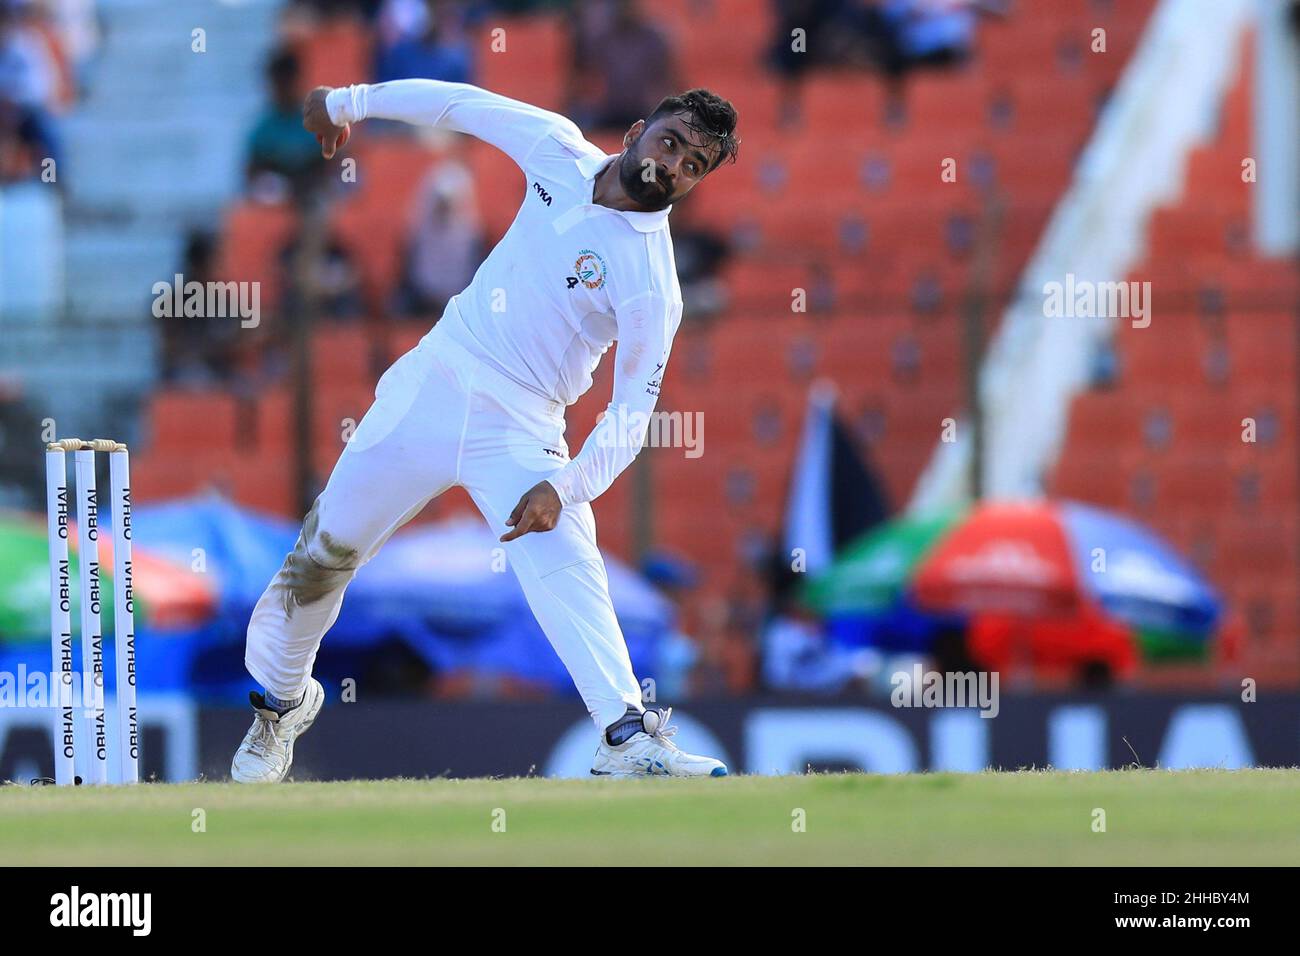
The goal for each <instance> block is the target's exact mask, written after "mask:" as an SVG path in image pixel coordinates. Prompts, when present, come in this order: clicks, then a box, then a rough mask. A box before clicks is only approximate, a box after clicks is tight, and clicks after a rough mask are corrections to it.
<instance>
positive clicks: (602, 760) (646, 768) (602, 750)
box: [591, 707, 727, 777]
mask: <svg viewBox="0 0 1300 956" xmlns="http://www.w3.org/2000/svg"><path fill="white" fill-rule="evenodd" d="M672 712H673V709H672V708H671V707H668V708H666V709H664V710H662V711H661V710H659V709H657V708H656V709H653V710H647V711H646V712H645V713H643V714H642V715H641V727H642V730H639V731H637V732H636V733H635V734H633V735H632V736H631V737H630V738H628V740H626V741H625V742H624V743H621V744H619V745H618V746H614V745H613V744H611V743H610V742H609V740H608V738H607V737H606V736H605V735H604V734H602V735H601V737H600V746H599V747H598V748H596V759H595V761H594V762H593V763H592V765H591V772H592V773H593V774H594V775H596V776H598V777H646V776H651V777H653V776H659V777H725V776H726V775H727V765H726V764H724V763H723V762H722V761H721V760H714V759H713V758H712V757H700V756H698V755H696V754H688V753H686V752H685V751H684V750H678V749H677V745H676V744H674V743H673V742H672V741H671V740H669V739H668V738H669V737H671V736H673V734H675V733H677V728H676V727H669V726H668V718H669V717H670V716H671V715H672Z"/></svg>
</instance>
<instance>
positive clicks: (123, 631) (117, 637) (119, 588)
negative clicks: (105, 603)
mask: <svg viewBox="0 0 1300 956" xmlns="http://www.w3.org/2000/svg"><path fill="white" fill-rule="evenodd" d="M68 452H73V467H74V472H75V474H76V491H77V539H78V548H79V554H80V574H79V585H80V587H79V597H80V623H81V679H82V700H81V703H80V706H78V705H77V703H76V701H75V699H74V688H73V662H72V659H73V655H72V644H73V635H72V587H71V582H70V578H71V575H70V565H69V558H68V521H69V502H68V471H67V453H68ZM96 452H104V453H106V454H107V455H108V462H109V485H110V490H111V494H112V504H111V513H112V517H113V624H114V635H113V645H114V660H115V666H116V676H117V689H116V693H117V731H118V734H117V736H118V741H117V743H118V765H119V771H120V775H119V779H120V782H122V783H138V782H139V779H140V727H139V714H138V712H137V710H136V670H135V598H134V594H133V591H132V586H131V571H132V568H131V480H130V464H129V458H128V454H127V448H126V445H124V444H122V443H121V442H116V441H112V440H110V439H105V438H97V439H94V440H92V441H83V440H82V439H80V438H64V439H62V440H60V441H53V442H50V443H49V444H47V445H46V446H45V496H46V518H47V530H48V534H49V545H50V651H51V656H52V659H53V671H54V676H55V677H56V679H57V680H58V691H57V698H58V699H57V701H56V702H55V704H54V712H55V717H54V779H55V783H56V784H59V785H61V786H62V785H70V784H73V783H77V782H81V780H84V781H85V782H86V783H90V784H105V783H108V750H109V746H108V744H109V741H108V736H109V735H108V732H107V724H106V721H105V708H104V635H103V632H102V626H101V616H100V607H101V595H100V587H99V515H98V506H97V494H98V489H97V488H96V487H95V453H96ZM77 710H80V711H81V716H82V717H83V724H84V726H85V727H86V728H87V730H86V734H85V742H87V743H89V747H88V748H87V750H88V753H87V754H86V755H85V756H84V757H83V760H82V771H83V772H82V775H81V777H80V778H78V775H77V764H76V737H77V734H76V721H75V714H76V712H77Z"/></svg>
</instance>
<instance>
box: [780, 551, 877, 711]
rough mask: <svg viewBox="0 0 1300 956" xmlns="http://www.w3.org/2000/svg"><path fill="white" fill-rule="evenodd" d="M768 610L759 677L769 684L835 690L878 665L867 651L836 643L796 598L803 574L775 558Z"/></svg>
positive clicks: (865, 675)
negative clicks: (769, 608)
mask: <svg viewBox="0 0 1300 956" xmlns="http://www.w3.org/2000/svg"><path fill="white" fill-rule="evenodd" d="M774 567H775V569H776V570H775V578H774V580H773V581H772V596H771V601H772V604H771V610H770V612H769V614H768V617H767V620H766V622H765V623H764V624H763V628H762V634H761V637H760V645H761V655H762V683H763V685H764V686H765V687H768V688H770V689H772V690H787V691H801V692H805V693H822V694H835V693H839V692H840V691H843V690H845V689H847V688H849V687H850V686H852V685H855V684H860V683H861V682H862V681H863V680H865V679H866V678H868V677H869V676H870V675H871V673H873V671H874V669H875V668H876V667H877V666H878V661H876V660H875V656H876V655H874V654H873V653H872V652H870V651H863V650H861V649H852V650H851V649H848V648H843V647H840V646H839V645H838V644H835V643H834V642H832V641H831V640H830V639H829V636H828V635H827V633H826V629H825V628H824V627H823V625H822V622H821V621H819V620H818V619H817V617H816V615H814V614H813V612H812V611H811V610H809V608H808V606H807V605H805V604H804V603H803V601H802V600H801V598H800V594H799V591H800V586H801V584H802V579H803V575H800V574H795V573H794V572H792V571H790V570H789V568H788V566H786V565H785V564H784V563H783V562H781V561H780V560H779V557H777V558H775V559H774Z"/></svg>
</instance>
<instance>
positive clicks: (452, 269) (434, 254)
mask: <svg viewBox="0 0 1300 956" xmlns="http://www.w3.org/2000/svg"><path fill="white" fill-rule="evenodd" d="M484 242H485V239H484V235H483V226H482V223H481V222H480V221H479V214H478V201H477V198H476V197H475V194H474V177H473V175H472V174H471V173H470V171H469V169H468V168H467V167H466V166H465V165H464V164H462V163H461V162H460V161H459V160H456V159H446V160H444V161H443V162H440V163H438V164H437V165H436V166H434V167H433V168H432V169H431V170H429V172H428V174H427V175H426V176H425V178H424V182H423V183H422V184H421V186H420V191H419V195H418V198H417V199H416V202H415V204H414V207H413V215H412V218H411V226H410V232H409V233H408V234H407V239H406V254H405V259H404V267H403V273H402V283H401V287H400V288H399V290H398V295H397V302H396V303H395V304H394V311H395V312H397V313H398V314H399V315H426V316H427V315H434V316H438V315H441V314H442V310H443V307H444V306H445V305H446V304H447V300H448V299H450V298H451V297H452V296H454V295H456V294H457V293H458V292H460V291H461V290H462V289H464V288H465V286H466V285H468V284H469V282H470V280H471V279H473V278H474V271H475V270H476V269H477V268H478V265H479V262H480V261H481V260H482V258H483V251H484V249H483V247H484Z"/></svg>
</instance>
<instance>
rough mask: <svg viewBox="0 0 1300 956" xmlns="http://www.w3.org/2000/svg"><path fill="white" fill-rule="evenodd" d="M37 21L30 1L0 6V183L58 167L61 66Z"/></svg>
mask: <svg viewBox="0 0 1300 956" xmlns="http://www.w3.org/2000/svg"><path fill="white" fill-rule="evenodd" d="M36 16H37V11H36V8H35V6H34V5H33V4H32V3H31V0H0V180H4V179H15V178H20V177H22V176H24V175H28V174H31V173H33V172H37V173H39V172H40V168H39V167H40V165H41V163H42V162H43V161H44V160H47V159H50V160H53V161H54V164H55V168H56V170H57V167H58V166H59V159H60V155H61V153H60V148H59V145H60V144H59V136H58V132H57V130H56V128H55V123H54V110H55V108H56V105H57V101H58V81H59V73H58V66H57V64H56V63H55V60H54V57H53V55H52V54H51V52H50V49H49V47H48V46H47V44H46V41H45V38H44V36H42V34H41V33H40V31H39V30H38V29H37V26H36ZM55 182H58V179H57V178H56V179H55Z"/></svg>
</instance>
